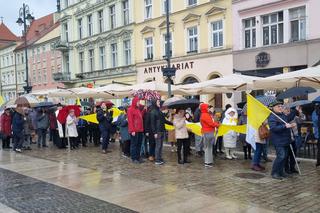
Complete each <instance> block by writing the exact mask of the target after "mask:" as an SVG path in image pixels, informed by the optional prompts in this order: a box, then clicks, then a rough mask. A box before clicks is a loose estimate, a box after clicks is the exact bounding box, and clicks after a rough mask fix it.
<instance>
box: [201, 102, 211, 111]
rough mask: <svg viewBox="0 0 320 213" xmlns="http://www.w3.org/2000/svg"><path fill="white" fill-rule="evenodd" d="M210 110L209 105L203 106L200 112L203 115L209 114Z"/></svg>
mask: <svg viewBox="0 0 320 213" xmlns="http://www.w3.org/2000/svg"><path fill="white" fill-rule="evenodd" d="M208 109H209V104H204V103H203V104H201V105H200V111H201V113H208Z"/></svg>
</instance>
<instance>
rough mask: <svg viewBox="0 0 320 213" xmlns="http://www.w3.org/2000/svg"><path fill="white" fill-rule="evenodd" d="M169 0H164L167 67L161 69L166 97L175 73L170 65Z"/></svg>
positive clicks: (169, 91)
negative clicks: (165, 84) (166, 91)
mask: <svg viewBox="0 0 320 213" xmlns="http://www.w3.org/2000/svg"><path fill="white" fill-rule="evenodd" d="M169 1H171V0H166V22H167V23H166V25H167V34H166V42H167V43H166V60H167V67H166V68H163V69H162V75H163V76H164V77H167V83H168V98H170V97H171V95H172V92H171V84H172V77H174V76H175V75H176V68H174V67H171V64H170V58H171V51H170V19H169Z"/></svg>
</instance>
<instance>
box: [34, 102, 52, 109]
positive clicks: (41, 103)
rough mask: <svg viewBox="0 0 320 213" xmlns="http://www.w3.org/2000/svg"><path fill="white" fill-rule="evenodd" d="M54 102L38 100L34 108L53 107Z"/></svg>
mask: <svg viewBox="0 0 320 213" xmlns="http://www.w3.org/2000/svg"><path fill="white" fill-rule="evenodd" d="M55 105H56V104H54V103H52V102H40V103H38V104H37V105H36V106H35V108H40V107H53V106H55Z"/></svg>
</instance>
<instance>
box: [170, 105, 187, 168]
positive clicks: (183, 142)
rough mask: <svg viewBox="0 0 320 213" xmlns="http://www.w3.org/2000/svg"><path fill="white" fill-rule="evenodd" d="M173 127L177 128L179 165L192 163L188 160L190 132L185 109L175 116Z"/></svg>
mask: <svg viewBox="0 0 320 213" xmlns="http://www.w3.org/2000/svg"><path fill="white" fill-rule="evenodd" d="M173 125H174V128H175V133H176V139H177V146H178V149H177V153H178V163H179V164H184V163H190V161H188V160H187V157H188V144H189V134H188V130H187V127H186V117H185V111H184V110H183V109H180V110H179V111H178V113H177V114H176V115H174V118H173ZM182 147H183V160H182V158H181V149H182Z"/></svg>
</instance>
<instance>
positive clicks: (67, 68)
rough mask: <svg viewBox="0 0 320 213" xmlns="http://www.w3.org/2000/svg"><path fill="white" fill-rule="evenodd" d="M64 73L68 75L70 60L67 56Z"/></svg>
mask: <svg viewBox="0 0 320 213" xmlns="http://www.w3.org/2000/svg"><path fill="white" fill-rule="evenodd" d="M66 73H70V59H69V55H66Z"/></svg>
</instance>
